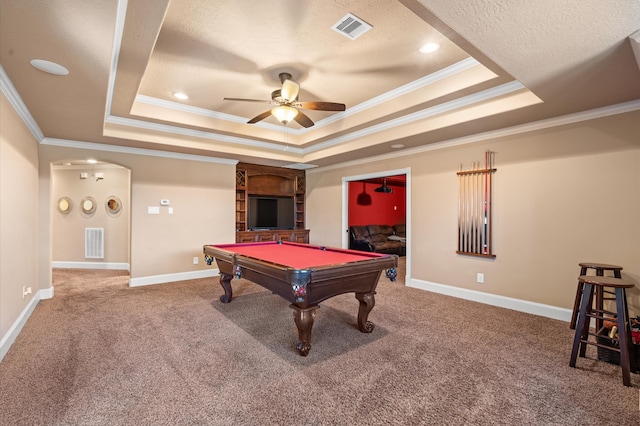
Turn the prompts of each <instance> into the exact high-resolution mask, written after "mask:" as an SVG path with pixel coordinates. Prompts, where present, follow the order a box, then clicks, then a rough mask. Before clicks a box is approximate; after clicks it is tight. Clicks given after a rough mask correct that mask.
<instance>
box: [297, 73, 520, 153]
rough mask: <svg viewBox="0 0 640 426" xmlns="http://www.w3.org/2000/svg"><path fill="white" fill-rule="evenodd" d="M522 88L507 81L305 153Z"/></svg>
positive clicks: (337, 139)
mask: <svg viewBox="0 0 640 426" xmlns="http://www.w3.org/2000/svg"><path fill="white" fill-rule="evenodd" d="M521 89H526V87H524V85H522V83H520V82H519V81H512V82H509V83H505V84H502V85H500V86H496V87H492V88H491V89H487V90H483V91H481V92H478V93H473V94H471V95H468V96H464V97H462V98H459V99H454V100H452V101H449V102H445V103H442V104H439V105H435V106H433V107H431V108H427V109H424V110H422V111H417V112H414V113H413V114H408V115H405V116H402V117H398V118H396V119H393V120H389V121H385V122H384V123H380V124H377V125H374V126H370V127H367V128H364V129H362V130H359V131H356V132H352V133H349V134H347V135H344V136H341V137H338V138H334V139H330V140H328V141H326V142H322V143H319V144H316V145H313V146H312V147H309V148H306V149H305V154H309V153H312V152H316V151H320V150H322V149H326V148H329V147H332V146H335V145H340V144H342V143H345V142H348V141H351V140H354V139H358V138H362V137H365V136H368V135H372V134H375V133H379V132H382V131H385V130H389V129H393V128H395V127H398V126H404V125H406V124H410V123H412V122H415V121H418V120H424V119H426V118H430V117H433V116H436V115H439V114H443V113H446V112H451V111H455V110H457V109H460V108H464V107H467V106H469V105H473V104H476V103H478V102H484V101H488V100H490V99H493V98H496V97H498V96H503V95H505V94H508V93H513V92H516V91H518V90H521Z"/></svg>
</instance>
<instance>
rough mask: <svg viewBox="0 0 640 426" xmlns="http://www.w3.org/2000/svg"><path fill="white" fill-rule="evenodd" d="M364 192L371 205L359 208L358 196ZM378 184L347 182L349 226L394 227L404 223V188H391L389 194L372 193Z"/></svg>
mask: <svg viewBox="0 0 640 426" xmlns="http://www.w3.org/2000/svg"><path fill="white" fill-rule="evenodd" d="M363 185H364V190H365V191H366V193H367V194H369V195H370V196H371V204H370V205H368V206H361V205H359V204H358V203H357V199H358V195H360V194H362V192H363ZM379 186H380V185H379V184H371V183H362V182H349V226H353V225H391V226H393V225H396V224H398V223H405V221H406V188H404V187H397V186H394V187H393V192H392V193H391V194H385V193H381V192H374V189H376V188H377V187H379Z"/></svg>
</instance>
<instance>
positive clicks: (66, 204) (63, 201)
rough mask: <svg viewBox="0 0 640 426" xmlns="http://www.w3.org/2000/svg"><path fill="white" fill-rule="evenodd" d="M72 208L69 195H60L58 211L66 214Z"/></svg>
mask: <svg viewBox="0 0 640 426" xmlns="http://www.w3.org/2000/svg"><path fill="white" fill-rule="evenodd" d="M72 208H73V201H71V198H69V197H60V199H59V200H58V211H59V212H60V213H62V214H68V213H69V212H70V211H71V209H72Z"/></svg>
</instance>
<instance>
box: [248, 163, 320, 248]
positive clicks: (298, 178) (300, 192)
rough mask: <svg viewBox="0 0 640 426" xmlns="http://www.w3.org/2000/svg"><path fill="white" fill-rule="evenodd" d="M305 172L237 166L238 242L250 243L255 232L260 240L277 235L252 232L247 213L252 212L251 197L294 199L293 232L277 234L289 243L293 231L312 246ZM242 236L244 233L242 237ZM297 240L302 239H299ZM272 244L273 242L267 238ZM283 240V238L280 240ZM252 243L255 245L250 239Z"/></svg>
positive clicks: (250, 165) (255, 165) (268, 167)
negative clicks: (307, 210)
mask: <svg viewBox="0 0 640 426" xmlns="http://www.w3.org/2000/svg"><path fill="white" fill-rule="evenodd" d="M305 186H306V181H305V172H304V170H295V169H285V168H281V167H271V166H262V165H258V164H249V163H238V164H237V166H236V199H235V209H236V212H235V217H236V234H237V235H236V241H237V242H240V241H239V239H242V240H244V241H247V238H250V236H249V235H248V234H246V233H247V232H252V233H253V234H252V235H254V236H256V235H259V236H260V238H263V237H267V236H266V235H262V234H261V233H264V232H271V236H273V232H274V231H251V230H249V223H248V215H247V209H248V208H249V196H252V195H261V196H273V197H291V198H292V199H293V208H294V212H293V217H294V228H295V229H293V230H275V231H277V232H276V234H277V235H279V236H280V237H283V238H286V241H289V239H290V238H293V237H292V231H295V232H298V231H301V232H302V234H304V233H305V232H306V236H303V237H302V239H304V240H305V241H304V242H307V243H308V242H309V231H308V230H306V229H305ZM239 233H243V234H241V235H238V234H239ZM294 235H297V234H294ZM256 238H257V237H256ZM295 238H296V240H298V241H299V240H300V239H301V238H300V237H298V236H296V237H295ZM266 239H267V240H271V239H272V238H266ZM280 239H282V238H280ZM250 241H255V240H253V239H250Z"/></svg>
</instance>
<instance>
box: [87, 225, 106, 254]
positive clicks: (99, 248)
mask: <svg viewBox="0 0 640 426" xmlns="http://www.w3.org/2000/svg"><path fill="white" fill-rule="evenodd" d="M84 257H86V258H88V259H104V228H84Z"/></svg>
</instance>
